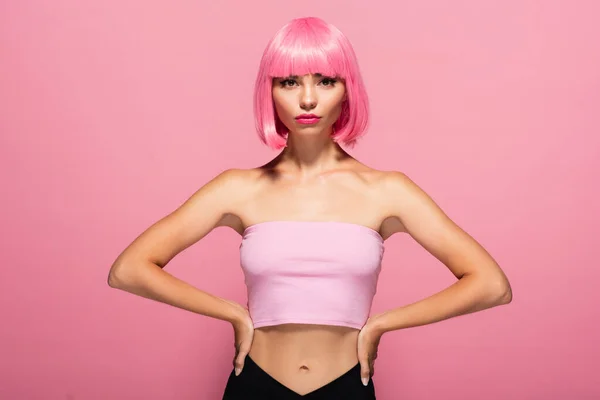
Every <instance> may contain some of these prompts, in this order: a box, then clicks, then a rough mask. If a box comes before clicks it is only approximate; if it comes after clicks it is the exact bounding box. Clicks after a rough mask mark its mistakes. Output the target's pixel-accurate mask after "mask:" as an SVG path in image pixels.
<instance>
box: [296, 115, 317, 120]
mask: <svg viewBox="0 0 600 400" xmlns="http://www.w3.org/2000/svg"><path fill="white" fill-rule="evenodd" d="M319 118H320V117H319V116H318V115H315V114H302V115H298V116H297V117H296V119H297V120H301V119H319Z"/></svg>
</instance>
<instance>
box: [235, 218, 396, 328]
mask: <svg viewBox="0 0 600 400" xmlns="http://www.w3.org/2000/svg"><path fill="white" fill-rule="evenodd" d="M384 249H385V247H384V241H383V238H382V237H381V235H380V234H379V233H378V232H377V231H375V230H373V229H371V228H369V227H367V226H363V225H358V224H353V223H347V222H333V221H268V222H262V223H258V224H254V225H251V226H249V227H248V228H246V230H245V231H244V233H243V236H242V241H241V244H240V264H241V267H242V270H243V272H244V277H245V283H246V287H247V290H248V310H249V312H250V316H251V318H252V321H253V322H254V327H255V328H259V327H263V326H270V325H278V324H285V323H305V324H322V325H338V326H347V327H352V328H356V329H360V328H362V326H363V325H364V324H365V322H366V321H367V319H368V317H369V313H370V311H371V304H372V301H373V297H374V296H375V293H376V291H377V282H378V278H379V273H380V271H381V260H382V257H383V253H384Z"/></svg>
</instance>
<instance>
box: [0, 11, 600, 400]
mask: <svg viewBox="0 0 600 400" xmlns="http://www.w3.org/2000/svg"><path fill="white" fill-rule="evenodd" d="M599 12H600V7H599V6H598V3H597V2H594V1H566V0H565V1H541V0H540V1H523V0H521V1H474V0H473V1H452V2H446V1H420V2H416V1H414V2H395V1H385V2H384V1H379V2H372V1H369V2H366V1H353V2H348V1H329V2H322V1H304V2H281V1H253V2H242V1H220V2H212V1H211V2H198V1H196V2H191V1H181V2H166V1H165V2H159V1H119V2H116V1H114V2H101V1H96V2H92V1H66V0H62V1H52V2H42V1H6V0H5V1H3V2H1V3H0V40H1V42H0V131H1V133H2V135H1V142H0V149H1V155H2V157H1V162H2V168H0V174H1V183H2V193H3V195H2V197H1V200H0V201H1V202H2V208H1V209H2V219H1V224H0V229H1V231H0V233H1V235H2V240H1V242H0V243H1V244H0V246H2V248H1V250H2V252H1V254H2V267H1V268H0V285H1V288H0V307H1V308H0V313H1V325H2V328H0V354H1V356H0V398H2V399H26V400H34V399H44V400H53V399H70V400H74V399H85V400H92V399H141V398H144V399H220V396H221V393H222V390H223V388H224V386H225V382H226V378H227V376H228V374H229V373H230V371H231V368H232V358H233V354H234V347H233V332H232V329H231V326H230V325H228V324H227V323H224V322H222V321H218V320H211V319H209V318H206V317H202V316H198V315H194V314H192V313H189V312H185V311H183V310H179V309H176V308H173V307H169V306H165V305H163V304H161V303H157V302H152V301H150V300H147V299H144V298H141V297H135V296H133V295H130V294H128V293H125V292H121V291H118V290H114V289H111V288H109V287H108V286H107V284H106V278H107V273H108V270H109V268H110V265H111V263H112V262H113V261H114V259H115V258H116V256H117V255H118V254H119V253H120V251H121V250H123V248H124V247H125V246H126V245H127V244H129V243H130V242H131V241H132V240H133V239H134V238H135V237H136V236H137V235H138V234H139V233H140V232H141V231H142V230H144V229H145V228H146V227H147V226H149V225H150V224H151V223H153V222H155V221H156V220H157V219H158V218H160V217H162V216H163V215H166V214H167V213H169V212H170V211H172V210H173V209H174V208H175V207H177V206H178V205H179V204H181V203H182V202H183V201H184V200H185V199H186V198H187V197H188V196H189V195H191V194H192V193H193V192H194V191H195V190H196V189H197V188H199V187H200V186H201V185H202V184H204V183H205V182H206V181H207V180H208V179H210V178H211V177H213V176H214V175H216V174H217V173H219V172H220V171H222V170H223V169H225V168H229V167H239V168H246V167H252V166H256V165H260V164H262V163H264V162H265V161H266V160H268V159H270V158H271V157H273V156H274V155H275V153H274V152H272V151H270V150H269V149H267V148H265V147H264V146H262V145H261V144H260V143H259V141H258V139H257V137H256V135H255V133H254V130H253V127H254V124H253V116H252V107H251V94H252V86H253V82H254V76H255V73H256V71H257V66H258V61H259V58H260V55H261V53H262V50H263V49H264V46H265V45H266V43H267V41H268V39H269V38H270V37H271V36H272V35H273V34H274V33H275V31H276V30H277V29H278V28H279V27H280V26H282V25H283V24H284V23H285V22H287V21H288V20H289V19H291V18H293V17H297V16H306V15H315V16H319V17H322V18H324V19H325V20H327V21H329V22H331V23H333V24H335V25H337V26H338V27H339V28H340V29H341V30H342V31H344V32H345V33H346V35H347V36H348V37H349V38H350V40H351V41H352V42H353V44H354V46H355V50H356V52H357V54H358V57H359V60H360V64H361V68H362V71H363V74H364V78H365V81H366V84H367V87H368V90H369V93H370V98H371V105H372V118H373V119H372V124H371V129H370V133H369V134H368V135H367V137H365V139H364V140H363V141H362V142H361V143H360V144H359V146H358V147H357V148H356V149H355V150H353V151H352V153H353V154H354V155H355V156H356V157H358V158H359V159H361V160H362V161H364V162H366V163H367V164H370V165H372V166H373V167H376V168H382V169H396V170H401V171H404V172H405V173H407V174H408V175H409V176H411V177H412V178H413V179H414V180H415V181H416V182H417V183H418V184H419V185H420V186H421V187H423V189H425V190H426V191H427V192H428V193H429V194H430V195H431V196H432V197H433V198H434V199H435V200H436V201H437V202H438V204H439V205H440V206H441V207H442V208H443V209H444V210H445V211H446V212H447V213H448V214H449V215H450V216H451V218H453V219H454V220H455V221H456V222H457V223H458V224H459V225H461V226H462V227H463V228H464V229H465V230H467V231H468V232H469V233H471V234H472V235H473V236H474V237H475V238H476V239H477V240H478V241H479V242H480V243H481V244H482V245H484V247H486V248H487V249H488V250H489V251H490V253H491V254H492V255H493V256H494V257H495V258H496V260H497V261H498V262H499V263H500V265H501V266H502V267H503V269H504V270H505V271H506V273H507V275H508V277H509V279H510V282H511V284H512V287H513V291H514V299H513V302H512V303H511V304H510V305H509V306H504V307H498V308H495V309H492V310H487V311H484V312H481V313H478V314H471V315H467V316H463V317H458V318H455V319H452V320H448V321H444V322H440V323H437V324H433V325H429V326H424V327H418V328H413V329H407V330H405V331H396V332H391V333H388V334H386V335H385V336H384V337H383V339H382V342H381V345H380V352H379V358H378V360H377V363H376V373H375V377H374V380H375V384H376V391H377V395H378V399H382V400H391V399H411V400H414V399H439V398H443V399H446V400H450V399H461V400H465V399H486V400H493V399H518V400H520V399H544V400H547V399H567V398H568V399H578V400H583V399H597V398H599V397H600V378H599V376H600V374H599V373H598V371H599V370H600V361H599V360H600V346H599V345H598V342H597V340H598V338H599V337H600V329H599V328H598V321H597V319H598V317H599V316H600V315H599V313H598V309H599V308H598V305H599V300H600V295H599V294H598V293H599V291H598V289H597V288H598V285H599V280H600V268H599V266H598V259H599V257H600V252H599V250H598V249H599V247H600V246H599V243H598V237H599V233H600V228H599V224H600V216H599V211H598V210H599V208H598V203H599V199H598V197H599V196H598V194H599V190H598V182H599V179H598V173H599V172H600V168H599V167H600V139H599V129H598V128H599V127H600V124H599V122H598V111H599V103H600V72H599V71H600V56H599V52H598V37H600V28H598V25H596V24H595V22H596V20H597V16H598V13H599ZM239 240H240V238H239V236H238V235H237V234H236V233H234V232H233V231H231V230H225V229H217V230H215V231H214V232H212V233H211V234H210V235H208V236H207V237H206V238H205V239H204V240H202V241H200V242H199V243H197V244H196V245H194V246H192V247H191V248H189V249H188V250H186V251H184V252H183V253H182V254H180V255H179V256H178V257H176V258H175V259H174V260H173V261H172V262H171V263H170V264H169V266H168V267H167V270H168V271H169V272H170V273H173V274H175V275H176V276H178V277H180V278H182V279H186V280H188V281H189V282H191V283H192V284H194V285H196V286H197V287H199V288H201V289H203V290H206V291H209V292H211V293H213V294H216V295H218V296H222V297H225V298H229V299H234V300H236V301H239V302H245V299H246V292H245V287H244V286H243V280H242V279H243V277H242V273H241V270H240V268H239V264H238V252H237V250H238V245H239ZM386 248H387V250H386V256H385V259H384V266H383V272H382V276H381V280H380V284H379V291H378V294H377V296H376V298H375V304H374V306H373V312H374V313H377V312H381V311H383V310H387V309H389V308H394V307H396V306H400V305H402V304H406V303H409V302H413V301H417V300H419V299H421V298H424V297H426V296H428V295H430V294H433V293H434V292H436V291H439V290H442V289H443V288H444V287H446V286H448V285H450V284H451V283H452V282H453V280H454V278H453V276H452V275H451V274H450V272H449V271H448V270H446V269H445V267H444V266H443V265H441V264H440V263H439V262H438V261H437V260H435V259H434V258H433V257H432V256H430V255H429V254H428V253H426V252H425V251H424V250H423V249H422V248H420V247H419V246H418V245H417V244H416V243H415V242H414V241H412V240H411V239H410V238H409V237H408V236H401V235H397V236H394V237H392V238H391V239H389V240H388V242H387V244H386Z"/></svg>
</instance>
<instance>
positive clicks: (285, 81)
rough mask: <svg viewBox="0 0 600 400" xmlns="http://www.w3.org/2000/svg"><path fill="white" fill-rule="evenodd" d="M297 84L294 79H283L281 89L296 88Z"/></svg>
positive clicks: (280, 82)
mask: <svg viewBox="0 0 600 400" xmlns="http://www.w3.org/2000/svg"><path fill="white" fill-rule="evenodd" d="M296 83H297V82H296V81H295V80H293V79H282V80H281V81H279V84H280V85H281V87H291V86H294V85H295V84H296Z"/></svg>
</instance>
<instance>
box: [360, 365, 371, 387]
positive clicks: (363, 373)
mask: <svg viewBox="0 0 600 400" xmlns="http://www.w3.org/2000/svg"><path fill="white" fill-rule="evenodd" d="M369 374H370V368H369V363H368V361H363V360H361V361H360V380H361V381H362V384H363V385H364V386H367V385H368V384H369Z"/></svg>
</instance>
